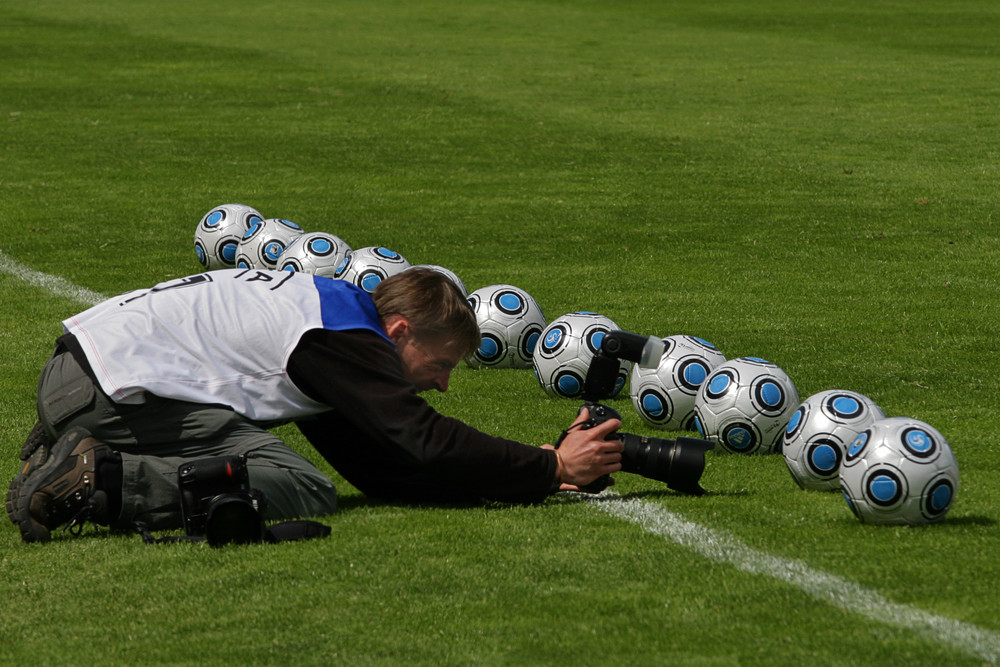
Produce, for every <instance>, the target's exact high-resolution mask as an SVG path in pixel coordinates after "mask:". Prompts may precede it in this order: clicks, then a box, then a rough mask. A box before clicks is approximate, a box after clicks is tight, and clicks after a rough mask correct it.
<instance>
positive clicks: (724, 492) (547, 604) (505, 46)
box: [0, 0, 1000, 665]
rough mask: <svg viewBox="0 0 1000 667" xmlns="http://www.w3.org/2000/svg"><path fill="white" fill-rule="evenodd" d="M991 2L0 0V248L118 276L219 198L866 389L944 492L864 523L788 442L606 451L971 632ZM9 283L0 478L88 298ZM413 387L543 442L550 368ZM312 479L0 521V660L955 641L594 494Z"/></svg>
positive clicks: (996, 96) (634, 487)
mask: <svg viewBox="0 0 1000 667" xmlns="http://www.w3.org/2000/svg"><path fill="white" fill-rule="evenodd" d="M997 34H1000V9H998V8H996V7H994V6H993V5H991V4H988V3H981V2H968V1H966V2H962V1H959V0H956V1H945V0H934V1H930V0H929V1H927V2H921V3H899V2H888V1H881V0H875V1H868V2H849V1H841V0H837V1H834V2H828V3H801V2H784V1H777V0H775V1H774V2H766V3H753V2H748V1H747V0H732V1H717V2H712V3H689V2H679V1H674V2H638V1H635V2H598V1H590V2H579V1H578V2H558V1H550V2H544V1H541V0H535V1H531V2H528V1H521V2H518V1H515V2H507V3H490V2H465V3H445V2H423V3H405V2H382V3H368V2H356V1H355V2H329V3H327V2H319V1H318V0H292V1H289V2H283V3H265V2H232V1H230V0H220V1H217V2H212V3H198V2H191V1H180V2H171V3H162V2H151V1H139V2H128V3H125V2H110V3H108V2H105V3H93V2H76V3H71V2H65V1H64V0H53V1H40V2H34V3H30V4H27V3H17V4H14V3H5V4H3V5H0V252H2V253H3V257H2V258H0V261H2V260H12V261H15V262H17V266H24V267H30V268H31V269H33V270H36V271H41V272H45V273H48V274H53V275H57V276H60V277H63V278H65V279H67V280H69V281H72V282H73V283H75V284H77V285H80V286H82V287H85V288H87V289H90V290H94V291H96V292H99V293H102V294H107V295H111V294H115V293H120V292H122V291H126V290H129V289H133V288H137V287H144V286H148V285H150V284H152V283H155V282H158V281H160V280H163V279H165V278H170V277H177V276H181V275H185V274H188V273H192V272H195V271H197V270H198V269H199V267H198V265H197V262H196V260H195V257H194V252H193V244H192V236H193V232H194V227H195V224H196V223H197V221H198V220H199V218H200V217H201V216H202V215H203V214H204V213H205V212H206V211H208V210H209V209H210V208H212V207H213V206H215V205H217V204H221V203H226V202H230V201H242V202H244V203H247V204H251V205H253V206H255V207H257V208H258V209H259V210H260V211H261V212H262V213H264V214H265V215H266V216H267V217H284V218H287V219H291V220H294V221H296V222H298V223H299V224H300V225H302V226H303V227H305V228H307V229H309V230H324V231H329V232H332V233H335V234H337V235H339V236H341V237H342V238H343V239H345V240H346V241H347V242H348V243H349V244H351V245H352V246H354V247H361V246H365V245H386V246H389V247H391V248H393V249H395V250H398V251H399V252H401V253H402V254H404V255H405V256H406V257H407V259H409V260H410V261H411V262H412V263H434V264H440V265H443V266H447V267H449V268H451V269H453V270H454V271H456V272H457V273H458V274H459V275H460V276H461V277H462V278H463V280H464V281H465V282H466V284H467V285H468V286H469V287H470V288H471V289H476V288H478V287H482V286H485V285H489V284H494V283H512V284H515V285H518V286H520V287H522V288H524V289H526V290H528V291H529V292H531V293H532V295H533V296H535V298H536V299H537V300H538V301H539V303H540V304H541V305H542V307H543V309H544V310H545V313H546V315H547V316H548V317H549V319H552V318H554V317H556V316H558V315H561V314H563V313H565V312H569V311H574V310H581V309H584V310H593V311H597V312H601V313H603V314H605V315H608V316H609V317H611V318H612V319H614V320H615V321H616V322H617V323H618V324H619V325H620V326H621V327H623V328H625V329H629V330H633V331H639V332H642V333H648V334H657V335H664V336H665V335H670V334H675V333H687V334H693V335H698V336H702V337H704V338H706V339H708V340H711V341H713V342H714V343H715V344H716V345H717V346H718V347H719V348H720V349H721V350H722V352H723V353H724V354H726V355H727V356H729V357H736V356H744V355H754V356H761V357H765V358H768V359H770V360H772V361H774V362H776V363H778V364H779V365H780V366H782V368H783V369H785V370H786V372H787V373H788V374H789V375H790V376H791V377H792V379H793V380H794V381H795V383H796V385H797V387H798V390H799V393H800V395H802V396H803V397H805V396H808V395H810V394H812V393H815V392H818V391H820V390H823V389H828V388H845V389H853V390H856V391H860V392H862V393H865V394H867V395H869V396H871V397H872V398H873V399H875V400H876V401H877V402H878V403H879V404H880V405H882V407H883V408H884V409H885V410H886V411H887V412H888V413H890V414H893V415H907V416H912V417H916V418H919V419H923V420H925V421H928V422H929V423H931V424H933V425H935V426H936V427H937V428H938V429H939V430H940V431H942V433H944V434H945V436H946V437H947V438H948V440H949V441H950V442H951V444H952V446H953V448H954V450H955V452H956V455H957V457H958V460H959V463H960V467H961V474H962V488H961V490H960V492H959V496H958V500H957V502H956V505H955V507H954V508H953V510H952V511H951V513H950V514H949V515H948V517H947V518H946V520H945V521H944V522H943V523H942V524H940V525H937V526H932V527H925V528H919V529H904V528H878V527H870V526H864V525H861V524H860V523H858V522H857V521H856V520H855V519H854V518H853V516H852V515H851V513H850V512H849V510H848V509H847V507H846V505H845V503H844V502H843V500H842V498H840V497H839V495H836V494H817V493H805V492H802V491H799V490H798V489H797V488H796V487H795V485H794V484H793V483H792V481H791V479H790V478H789V476H788V473H787V471H786V470H785V467H784V463H783V461H782V460H781V457H754V458H744V457H735V456H722V455H714V454H713V455H711V456H709V461H708V468H707V470H706V473H705V477H704V482H705V485H706V486H707V487H708V488H709V489H710V490H711V491H712V493H711V494H710V495H708V496H706V497H703V498H687V497H681V496H678V495H676V494H673V493H671V492H669V491H667V490H666V489H664V488H663V486H662V485H660V484H658V483H656V482H651V481H649V480H645V479H642V478H636V477H633V476H628V475H624V476H620V478H619V484H618V485H617V486H616V491H617V492H618V493H619V494H622V495H623V496H625V497H628V498H632V497H635V498H640V499H642V500H643V501H644V502H647V503H649V504H651V505H652V506H654V507H660V508H662V509H663V510H664V511H669V512H671V513H673V514H675V515H678V516H680V517H683V518H684V519H686V520H688V521H692V522H695V523H697V524H699V525H701V526H703V527H705V528H707V529H710V530H714V531H719V532H721V533H723V534H725V535H728V536H730V537H732V538H735V539H736V540H739V541H740V542H741V543H743V544H745V545H747V546H748V547H751V548H753V549H757V550H760V551H762V552H765V553H768V554H773V555H774V556H776V557H779V558H783V559H790V560H792V561H795V562H800V563H804V564H805V565H807V566H808V567H810V568H812V569H813V570H816V571H821V572H826V573H829V574H831V575H835V576H838V577H841V578H843V579H844V580H846V581H850V582H854V583H857V584H859V585H861V586H864V587H866V588H867V589H870V590H872V591H875V592H877V593H878V594H880V595H882V596H884V597H885V598H886V599H888V600H891V601H892V602H897V603H900V604H904V605H908V606H909V607H911V608H913V609H918V610H924V611H926V612H928V613H931V614H934V615H936V616H939V617H943V618H947V619H954V620H957V621H962V622H965V623H970V624H974V625H976V626H978V627H979V628H982V629H984V630H986V631H987V632H989V633H993V635H996V634H997V633H1000V601H998V599H997V596H996V595H994V594H993V593H992V589H993V587H994V582H995V581H996V580H997V578H998V575H1000V566H998V564H997V560H996V554H997V551H998V546H1000V534H998V530H997V521H998V517H1000V510H998V509H997V507H998V506H1000V489H998V485H997V482H996V480H997V478H998V474H1000V462H998V461H1000V445H998V444H997V441H996V438H995V437H994V433H995V432H996V431H997V428H998V424H1000V420H998V418H997V417H996V412H997V408H998V403H1000V401H998V395H1000V391H998V390H1000V380H998V377H997V373H996V369H997V366H998V364H997V363H996V356H997V354H998V352H1000V349H998V348H1000V345H998V343H997V338H996V331H997V330H998V328H1000V316H998V315H997V301H998V299H997V289H998V285H997V278H996V267H997V266H998V265H1000V240H998V239H1000V234H998V231H1000V222H998V221H997V220H996V209H997V195H996V193H997V187H996V184H997V182H998V177H1000V167H998V164H1000V161H998V152H1000V149H998V146H1000V123H998V121H997V118H998V116H997V112H996V110H997V108H1000V83H998V79H997V76H996V73H997V71H998V69H1000V68H998V66H1000V48H998V46H997V40H996V37H995V36H996V35H997ZM0 297H2V301H0V306H2V307H0V359H2V360H3V361H2V367H3V374H2V376H0V389H2V391H0V454H2V457H0V478H3V479H4V480H6V479H9V478H10V477H11V476H12V475H13V474H14V471H15V459H16V453H17V452H18V451H19V448H20V445H21V442H22V440H23V437H24V435H25V434H26V433H27V431H28V429H29V428H30V427H31V424H32V422H33V405H34V404H33V400H34V388H35V382H36V378H37V373H38V370H39V368H40V366H41V364H42V363H43V362H44V360H45V358H46V357H47V355H48V354H49V352H50V351H51V345H52V341H53V339H54V337H55V336H56V335H57V334H58V333H59V321H60V320H61V319H62V318H64V317H66V316H68V315H71V314H73V313H74V312H76V311H78V310H80V309H81V308H82V307H83V305H82V304H80V303H76V302H74V301H73V300H72V299H70V298H65V297H58V296H53V295H52V294H51V292H50V291H48V290H46V289H43V288H40V287H33V286H30V285H29V284H28V283H26V282H25V281H24V280H23V276H21V275H19V274H17V272H14V273H11V272H9V271H7V272H0ZM429 398H430V399H431V400H432V401H433V402H434V403H435V405H437V406H438V407H439V408H440V409H441V410H442V411H443V412H446V413H447V414H450V415H454V416H457V417H460V418H462V419H465V420H467V421H469V422H470V423H472V424H474V425H476V426H478V427H480V428H482V429H483V430H485V431H487V432H490V433H497V434H502V435H505V436H508V437H514V438H518V439H521V440H523V441H525V442H530V443H536V444H540V443H542V442H546V441H552V440H553V439H554V438H555V437H556V436H557V434H558V432H559V430H561V429H562V428H563V427H564V426H565V425H566V424H567V423H568V422H569V421H570V419H571V418H572V415H573V413H574V412H575V408H576V406H575V404H574V403H571V402H566V401H557V400H554V399H549V398H546V397H545V396H544V394H543V393H542V392H541V390H540V389H539V388H538V387H537V384H536V383H535V380H534V378H533V377H532V375H531V373H530V371H524V372H522V371H485V370H484V371H473V370H470V369H467V368H461V369H459V370H458V371H457V372H456V373H455V375H454V378H453V382H452V389H451V391H449V392H448V393H447V394H444V395H436V396H431V397H429ZM614 405H615V406H616V407H618V408H619V409H620V410H621V411H622V412H623V413H624V414H625V415H626V420H627V424H626V426H627V429H628V430H630V431H633V432H640V433H647V434H654V433H653V432H652V431H650V430H648V429H645V428H644V427H643V426H642V424H641V422H640V420H639V419H638V417H637V415H635V414H634V413H632V412H631V406H630V405H629V404H628V402H627V400H619V401H616V402H614ZM282 433H284V434H285V435H286V436H287V438H288V440H289V442H291V443H292V444H293V445H294V446H296V447H297V448H300V450H301V451H303V453H305V454H307V455H310V456H314V455H313V454H311V452H310V450H309V448H308V445H307V443H305V442H304V441H303V440H302V439H301V437H300V436H299V435H298V434H297V432H296V431H295V430H294V428H287V427H286V428H285V429H284V430H283V431H282ZM324 469H326V470H329V469H328V468H324ZM330 472H331V474H332V475H334V476H335V474H334V473H333V472H332V471H330ZM335 479H336V480H337V481H338V484H339V486H340V488H341V490H342V501H343V511H341V512H340V513H339V514H338V515H336V516H334V517H330V518H329V519H327V521H328V523H329V524H330V525H331V526H332V527H333V536H332V538H331V539H328V540H323V541H319V542H315V543H307V544H294V545H281V546H270V547H251V548H229V549H223V550H219V551H215V550H211V549H209V548H207V547H205V548H201V547H197V546H191V545H172V546H158V547H151V546H146V545H144V544H142V543H141V541H140V540H139V538H138V537H134V536H117V535H116V536H108V535H107V534H106V533H102V534H101V536H98V537H96V538H95V537H81V538H77V539H72V538H70V537H68V536H66V537H59V538H57V539H56V540H55V541H53V542H52V543H51V544H46V545H23V544H22V543H21V541H20V539H19V536H18V535H17V534H16V531H15V530H14V529H13V527H12V526H10V524H5V525H4V526H3V527H2V528H0V545H2V548H0V551H2V556H0V596H2V599H3V600H4V613H3V618H2V620H0V664H29V663H31V664H66V663H70V662H75V663H82V664H109V663H113V664H152V663H156V664H163V663H166V664H196V663H197V664H240V663H245V664H267V663H288V662H292V661H296V662H302V663H306V664H385V663H390V664H391V663H406V664H435V665H437V664H470V663H487V664H503V663H506V664H570V663H582V664H598V663H606V664H607V663H611V664H615V663H617V664H628V663H635V664H661V663H662V664H788V665H798V664H803V663H814V664H870V663H873V662H876V661H878V662H889V663H903V662H907V663H910V664H928V665H931V664H933V665H939V664H978V663H979V662H981V656H977V655H975V653H974V652H970V651H968V650H962V649H959V648H956V647H954V646H950V645H948V644H947V643H942V642H940V641H935V640H934V639H932V638H929V637H928V636H926V635H923V634H921V633H919V632H917V631H913V630H907V629H900V628H898V627H896V626H893V625H890V624H883V623H879V622H876V621H873V620H871V619H867V618H864V617H862V616H859V615H857V614H855V613H852V612H848V611H844V610H842V609H841V608H838V607H835V606H833V605H830V604H828V603H826V602H822V601H819V600H816V599H814V598H812V597H810V596H809V595H807V594H806V593H804V592H802V591H801V590H799V589H797V588H795V587H793V586H789V585H787V584H784V583H779V582H778V581H775V580H773V579H771V578H768V577H762V576H760V575H757V574H753V573H750V572H745V571H741V570H739V569H737V568H735V567H733V566H732V565H729V564H726V563H722V562H716V561H713V560H711V559H707V558H705V557H703V556H699V555H697V554H696V553H695V552H693V551H691V550H689V549H688V548H686V547H684V546H681V545H680V544H677V543H675V542H674V541H672V540H668V539H664V538H663V537H659V536H657V535H653V534H650V533H648V532H645V531H643V530H641V529H640V528H638V527H636V526H633V525H631V524H628V523H626V522H624V521H622V520H620V519H617V518H614V517H613V516H609V515H607V514H605V513H602V512H599V511H595V508H594V506H593V505H592V504H590V503H581V502H577V501H574V500H572V499H569V500H567V499H562V500H560V499H552V500H551V501H549V502H546V503H544V504H541V505H539V506H534V507H509V506H502V505H487V506H475V507H460V508H437V507H410V506H393V505H384V504H379V503H374V502H370V501H368V500H366V499H365V498H364V497H363V496H361V495H359V494H358V493H357V492H356V491H354V490H353V489H352V488H351V487H350V486H348V485H347V484H346V483H345V482H343V481H342V480H340V478H338V477H336V476H335ZM993 641H994V642H995V641H996V639H995V638H994V640H993ZM994 650H995V649H994ZM993 655H996V654H995V653H994V654H993Z"/></svg>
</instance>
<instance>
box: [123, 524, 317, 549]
mask: <svg viewBox="0 0 1000 667" xmlns="http://www.w3.org/2000/svg"><path fill="white" fill-rule="evenodd" d="M132 528H133V529H134V530H135V532H137V533H138V534H139V535H141V536H142V541H143V542H145V543H146V544H167V543H171V542H207V541H208V540H207V539H206V538H205V537H204V536H203V535H166V536H164V537H154V536H153V534H152V533H151V532H150V531H149V528H148V527H147V526H146V524H145V523H143V522H142V521H136V522H135V523H134V524H133V525H132ZM331 532H332V529H331V528H330V526H327V525H326V524H323V523H320V522H319V521H309V520H305V519H300V520H295V521H282V522H280V523H276V524H274V525H272V526H268V527H267V528H266V529H265V530H264V539H263V540H262V541H263V542H266V543H268V544H276V543H278V542H298V541H301V540H313V539H316V538H319V537H329V536H330V533H331Z"/></svg>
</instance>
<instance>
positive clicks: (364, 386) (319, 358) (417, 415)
mask: <svg viewBox="0 0 1000 667" xmlns="http://www.w3.org/2000/svg"><path fill="white" fill-rule="evenodd" d="M63 325H64V328H65V331H66V333H65V334H64V335H63V336H62V337H60V338H59V340H58V342H57V347H56V350H55V353H54V354H53V356H52V357H51V358H50V359H49V361H48V362H47V363H46V365H45V368H44V369H43V371H42V376H41V379H40V381H39V392H38V403H37V409H38V417H39V423H38V424H37V425H36V427H35V428H34V429H33V430H32V432H31V434H30V435H29V437H28V440H27V441H26V443H25V445H24V448H23V449H22V452H21V460H22V464H21V467H20V469H19V472H18V474H17V476H16V477H15V478H14V480H13V481H12V482H11V485H10V491H9V493H8V496H7V512H8V514H9V516H10V518H11V520H12V521H13V522H14V523H15V524H16V525H17V526H18V527H19V529H20V531H21V535H22V538H23V539H24V540H25V541H29V542H33V541H45V540H47V539H49V537H50V531H51V530H52V529H54V528H56V527H58V526H62V525H68V526H69V527H71V528H73V527H78V526H79V525H81V523H82V522H83V521H85V520H90V521H93V522H95V523H98V524H101V525H110V526H113V527H120V528H128V527H130V526H132V525H133V523H134V522H137V521H142V522H143V523H145V524H146V525H147V526H148V527H149V528H152V529H166V528H177V527H180V526H181V515H180V509H179V491H178V479H177V469H178V466H179V465H180V464H182V463H185V462H190V461H193V460H197V459H202V458H204V457H211V456H221V455H241V456H244V457H245V460H246V468H247V470H248V473H249V481H250V483H251V485H252V486H253V487H254V488H255V489H258V490H260V491H262V492H263V494H264V495H265V496H266V498H267V500H268V503H267V512H266V514H265V518H267V519H279V518H285V519H287V518H294V517H304V516H313V515H319V514H328V513H331V512H333V511H335V509H336V490H335V489H334V486H333V484H332V483H331V481H330V480H329V479H328V478H327V477H326V476H325V475H323V474H322V473H320V471H319V470H318V469H317V468H316V467H315V466H313V465H312V464H311V463H309V462H308V461H307V460H306V459H305V458H303V457H302V456H300V455H299V454H297V453H295V452H294V451H293V450H292V449H291V448H289V447H288V446H287V445H285V444H284V443H283V442H282V441H281V440H280V439H279V438H278V437H277V436H275V435H274V434H273V433H271V432H270V431H268V430H267V429H268V428H269V427H270V426H274V425H276V424H278V423H284V422H289V421H293V422H295V423H296V424H297V426H298V427H299V429H300V430H301V431H302V433H303V434H304V435H305V436H306V438H307V439H308V440H309V442H310V443H311V444H312V445H313V446H314V447H316V449H317V450H318V451H319V452H320V453H321V454H322V455H323V456H324V458H326V459H327V460H328V461H329V462H330V464H331V465H332V466H333V467H334V468H335V469H336V470H337V471H338V472H339V473H340V474H342V475H343V476H344V477H345V478H346V479H347V480H348V481H349V482H351V483H352V484H354V485H355V486H356V487H357V488H359V489H360V490H361V491H362V492H364V493H365V494H368V495H370V496H374V497H381V498H388V499H394V500H401V501H433V502H468V501H476V500H478V499H490V500H500V501H509V502H536V501H540V500H542V499H543V498H545V497H546V496H547V495H548V494H549V493H551V492H552V491H553V490H554V489H558V488H562V489H576V488H579V487H580V486H584V485H586V484H589V483H590V482H592V481H593V480H595V479H597V478H598V477H601V476H602V475H605V474H607V473H610V472H615V471H617V470H618V469H620V460H621V451H622V444H621V442H620V441H618V440H610V441H606V440H604V437H605V436H606V435H608V434H609V433H611V432H612V431H614V430H615V429H616V428H617V427H618V426H619V425H620V422H619V421H617V420H611V421H608V422H605V423H603V424H601V425H600V426H598V427H595V428H592V429H589V430H582V429H573V430H571V431H570V433H569V435H568V436H567V437H566V438H565V439H564V440H563V442H562V443H561V447H560V449H559V450H558V452H556V451H555V450H553V449H552V448H551V446H548V445H546V446H543V447H532V446H528V445H524V444H521V443H518V442H514V441H511V440H505V439H502V438H497V437H492V436H489V435H486V434H484V433H481V432H479V431H477V430H475V429H473V428H471V427H469V426H467V425H465V424H464V423H462V422H460V421H458V420H455V419H452V418H448V417H445V416H443V415H441V414H440V413H438V412H437V411H436V410H434V409H433V408H432V407H430V406H429V405H428V404H427V403H426V401H424V400H423V399H422V398H420V396H419V395H418V392H421V391H426V390H428V389H437V390H438V391H446V390H447V388H448V380H449V377H450V374H451V371H452V370H453V369H454V368H455V366H456V365H457V364H458V363H459V362H460V361H461V359H462V358H463V357H465V356H466V355H467V354H469V353H471V352H472V351H473V350H474V349H475V348H476V347H478V345H479V332H478V328H477V326H476V322H475V317H474V315H473V314H472V311H471V310H470V309H469V308H468V306H467V304H466V302H465V299H464V297H463V296H462V294H461V292H460V291H459V290H458V289H457V288H456V287H455V285H454V284H452V283H451V282H450V281H449V280H448V279H447V278H445V277H444V276H442V275H440V274H438V273H436V272H434V271H430V270H423V269H413V270H409V271H405V272H403V273H401V274H398V275H396V276H394V277H392V278H389V279H388V280H386V281H384V282H383V283H382V284H380V285H379V287H378V289H377V290H376V291H375V294H374V297H371V296H369V295H368V294H367V293H366V292H364V291H363V290H361V289H359V288H357V287H355V286H354V285H351V284H350V283H347V282H343V281H336V280H330V279H326V278H321V277H315V276H312V275H308V274H301V273H291V272H269V271H257V270H240V269H231V270H223V271H213V272H210V273H204V274H198V275H195V276H189V277H187V278H183V279H179V280H174V281H170V282H166V283H162V284H160V285H157V286H155V287H153V288H150V289H147V290H139V291H136V292H130V293H127V294H124V295H122V296H119V297H115V298H113V299H110V300H108V301H106V302H104V303H102V304H99V305H97V306H95V307H93V308H91V309H89V310H87V311H84V312H83V313H80V314H78V315H76V316H74V317H71V318H69V319H67V320H66V321H64V322H63ZM586 417H587V414H586V411H584V413H583V414H581V415H580V417H579V419H578V420H577V421H581V420H583V419H585V418H586Z"/></svg>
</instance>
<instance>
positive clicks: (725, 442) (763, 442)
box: [694, 357, 799, 454]
mask: <svg viewBox="0 0 1000 667" xmlns="http://www.w3.org/2000/svg"><path fill="white" fill-rule="evenodd" d="M798 404H799V394H798V392H797V391H796V390H795V385H794V384H793V383H792V380H791V378H789V377H788V376H787V375H786V374H785V372H784V371H783V370H781V369H780V368H778V367H777V366H776V365H775V364H772V363H771V362H770V361H765V360H764V359H759V358H757V357H740V358H738V359H732V360H730V361H727V362H725V363H724V364H722V365H720V366H718V367H717V368H716V369H715V370H714V371H712V374H711V375H709V376H708V378H707V379H706V380H705V382H703V383H702V385H701V387H700V388H699V389H698V395H697V396H696V397H695V400H694V416H695V417H694V418H695V422H694V423H695V428H696V429H697V430H698V433H700V434H701V437H703V438H705V439H707V440H711V441H713V442H717V443H718V444H719V445H720V446H721V447H722V449H723V450H725V451H727V452H733V453H737V454H771V453H773V452H776V451H780V449H781V434H782V432H783V431H784V429H785V426H786V424H788V420H789V418H790V417H791V416H792V413H793V412H794V411H795V408H796V406H797V405H798Z"/></svg>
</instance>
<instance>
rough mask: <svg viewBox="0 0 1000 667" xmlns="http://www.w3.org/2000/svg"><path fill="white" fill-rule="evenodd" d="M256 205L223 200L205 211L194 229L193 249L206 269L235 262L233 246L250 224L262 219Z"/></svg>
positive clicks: (235, 246) (235, 245) (234, 247)
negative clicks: (221, 203)
mask: <svg viewBox="0 0 1000 667" xmlns="http://www.w3.org/2000/svg"><path fill="white" fill-rule="evenodd" d="M263 221H264V216H263V215H261V214H260V213H259V212H258V211H257V209H255V208H253V207H250V206H247V205H245V204H223V205H222V206H217V207H215V208H213V209H212V210H211V211H209V212H208V213H206V214H205V216H204V217H203V218H202V219H201V222H199V223H198V228H197V229H195V231H194V251H195V254H197V255H198V261H199V262H201V265H202V266H203V267H205V269H207V270H209V271H212V270H215V269H231V268H233V267H234V266H236V248H237V246H239V244H240V239H241V238H243V235H244V234H246V232H247V230H248V229H250V227H251V225H253V224H255V223H258V222H263Z"/></svg>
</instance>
